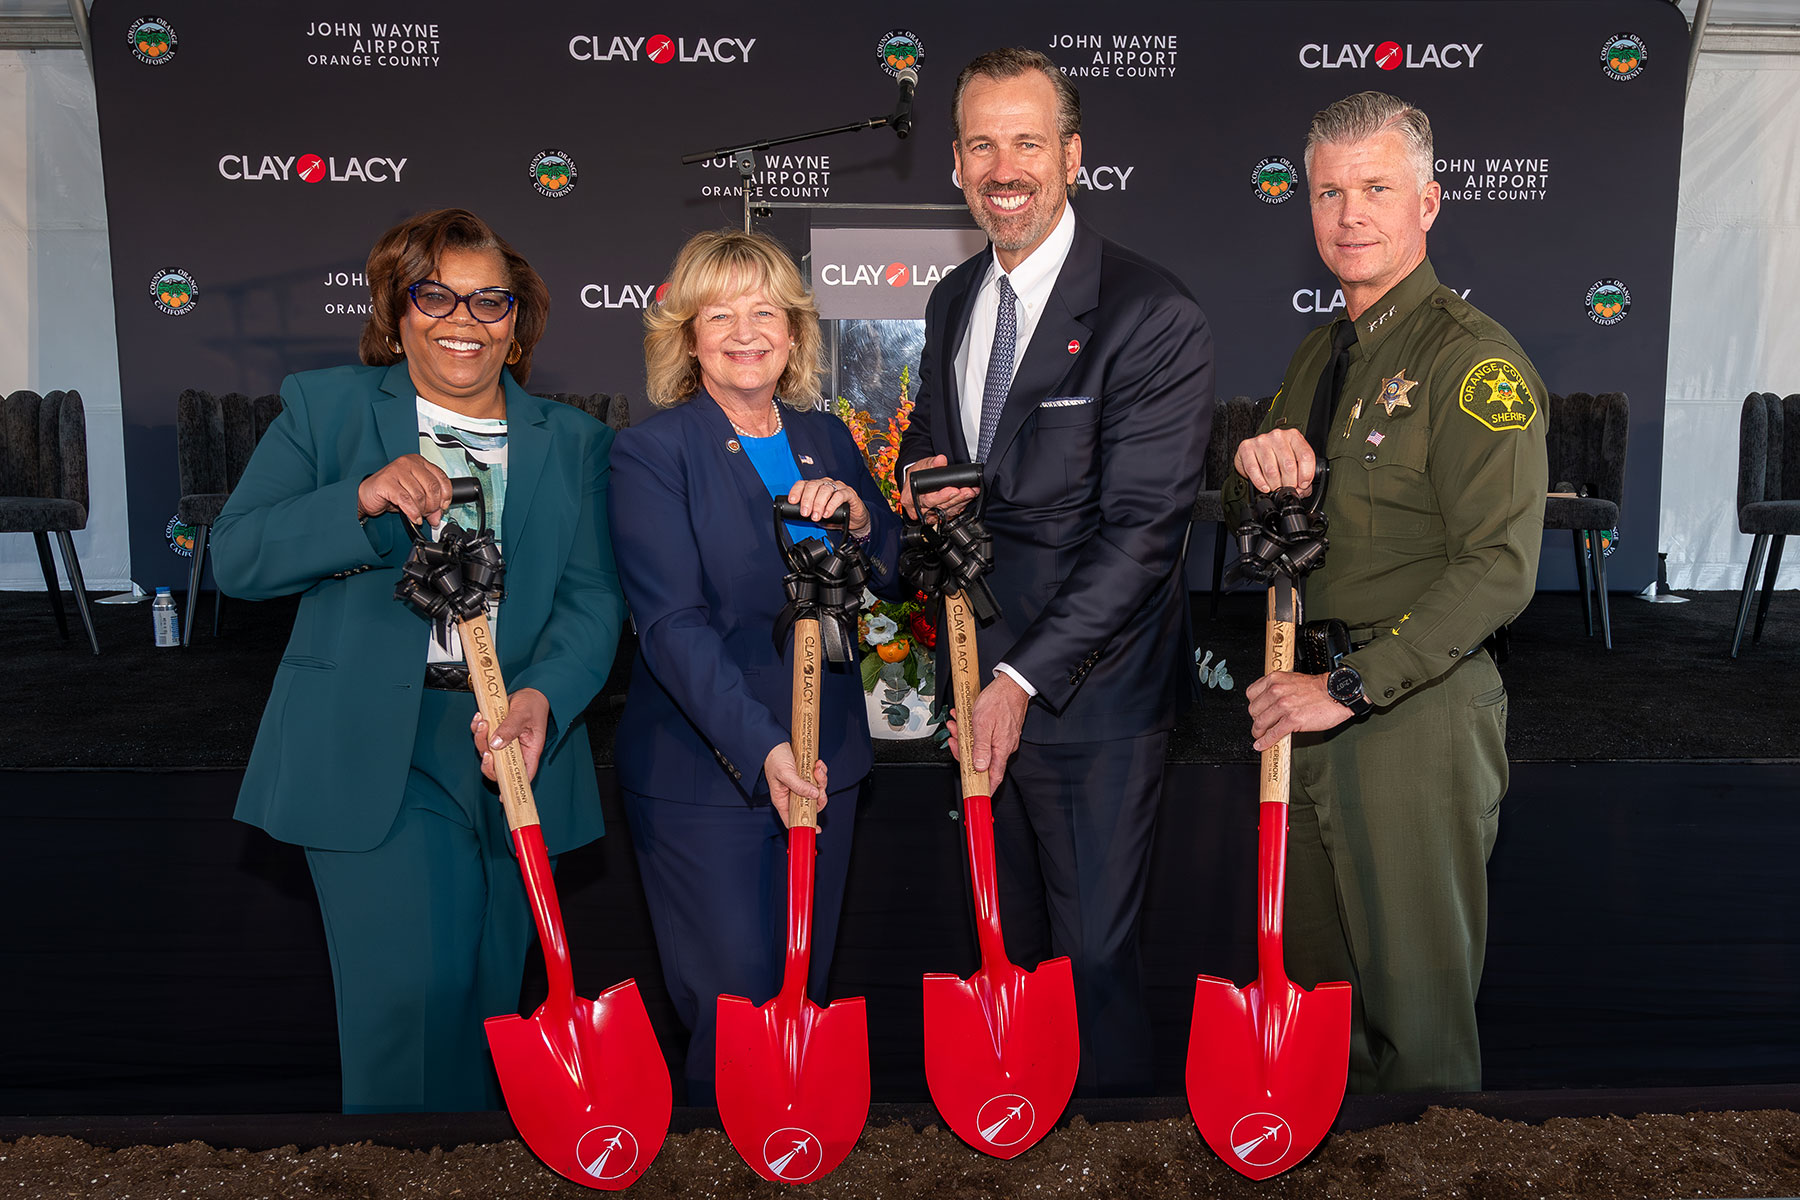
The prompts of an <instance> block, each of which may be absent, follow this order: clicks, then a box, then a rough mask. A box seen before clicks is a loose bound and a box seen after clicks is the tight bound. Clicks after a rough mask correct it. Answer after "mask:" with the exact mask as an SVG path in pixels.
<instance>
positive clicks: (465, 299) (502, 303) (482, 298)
mask: <svg viewBox="0 0 1800 1200" xmlns="http://www.w3.org/2000/svg"><path fill="white" fill-rule="evenodd" d="M406 294H407V295H408V296H411V297H412V302H413V307H414V308H416V309H418V310H419V311H420V312H422V313H424V314H425V315H426V316H428V317H432V318H434V319H437V318H443V317H447V316H449V315H450V314H451V313H453V312H455V311H456V306H457V305H458V304H461V305H464V306H466V307H467V308H468V310H469V315H470V316H471V317H474V318H475V319H476V320H477V321H480V322H481V323H482V324H483V325H492V324H494V323H495V322H497V321H504V320H506V317H507V314H508V313H510V312H512V310H513V304H514V303H515V302H516V301H517V297H515V296H514V295H513V294H512V293H511V292H509V291H507V290H506V289H505V288H503V287H485V288H476V289H475V290H474V291H472V292H470V293H469V294H468V295H466V296H464V295H461V294H460V293H458V292H457V291H456V290H455V289H454V288H452V287H450V286H448V285H447V284H442V283H439V282H438V281H437V280H435V279H421V280H419V282H417V283H415V284H412V285H411V286H409V287H408V288H407V289H406Z"/></svg>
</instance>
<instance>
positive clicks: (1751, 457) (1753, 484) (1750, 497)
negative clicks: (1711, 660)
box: [1731, 392, 1800, 658]
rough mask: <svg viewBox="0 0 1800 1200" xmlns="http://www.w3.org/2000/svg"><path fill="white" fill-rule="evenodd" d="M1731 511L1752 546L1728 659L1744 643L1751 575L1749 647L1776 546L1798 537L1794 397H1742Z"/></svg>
mask: <svg viewBox="0 0 1800 1200" xmlns="http://www.w3.org/2000/svg"><path fill="white" fill-rule="evenodd" d="M1737 511H1738V530H1739V531H1740V532H1742V533H1749V534H1755V535H1756V543H1755V545H1754V546H1753V547H1752V548H1751V551H1750V561H1749V563H1748V564H1747V565H1746V566H1745V567H1744V592H1743V595H1742V596H1741V597H1739V599H1738V619H1737V631H1736V632H1735V633H1733V634H1732V635H1731V657H1733V658H1736V657H1737V653H1738V643H1739V642H1741V641H1742V640H1743V638H1744V621H1745V619H1746V618H1747V617H1749V615H1750V597H1751V596H1753V595H1755V594H1756V577H1757V574H1758V573H1759V572H1760V573H1761V574H1762V578H1763V588H1762V602H1761V603H1760V604H1758V605H1757V606H1756V632H1755V633H1753V634H1752V635H1751V636H1750V642H1751V644H1752V645H1754V644H1755V643H1757V642H1760V641H1762V631H1763V618H1764V617H1766V616H1768V615H1769V596H1770V595H1771V594H1772V593H1773V592H1774V591H1775V576H1776V575H1777V574H1779V573H1780V571H1781V544H1782V543H1783V542H1785V541H1786V540H1787V535H1788V534H1790V533H1800V395H1796V396H1789V397H1787V398H1786V399H1782V398H1781V397H1778V396H1776V395H1775V394H1774V393H1773V392H1751V393H1750V394H1749V395H1748V396H1746V397H1744V413H1743V416H1742V417H1741V418H1740V419H1739V421H1738V486H1737ZM1771 538H1773V539H1774V549H1772V550H1771V549H1770V545H1769V542H1770V539H1771ZM1765 556H1766V557H1767V559H1768V565H1767V567H1766V568H1765V567H1764V565H1763V559H1764V557H1765Z"/></svg>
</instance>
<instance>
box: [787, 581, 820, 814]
mask: <svg viewBox="0 0 1800 1200" xmlns="http://www.w3.org/2000/svg"><path fill="white" fill-rule="evenodd" d="M788 736H789V738H790V740H791V742H792V745H793V747H794V766H795V767H797V768H798V769H799V771H800V778H802V779H804V780H806V781H807V782H809V783H810V782H811V781H812V777H813V764H814V763H816V762H818V761H819V622H818V620H817V619H816V618H813V617H802V618H800V619H799V620H798V621H795V622H794V722H793V728H792V730H790V731H789V734H788ZM803 825H804V826H807V827H809V828H812V829H817V828H818V827H819V814H818V810H817V807H816V806H815V805H814V803H813V798H812V797H811V796H802V795H801V794H800V793H799V792H793V793H790V794H789V796H788V828H790V829H795V828H798V827H800V826H803Z"/></svg>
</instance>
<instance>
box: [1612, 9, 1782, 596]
mask: <svg viewBox="0 0 1800 1200" xmlns="http://www.w3.org/2000/svg"><path fill="white" fill-rule="evenodd" d="M1716 37H1718V35H1717V34H1716V33H1715V32H1710V31H1709V33H1708V34H1707V37H1706V40H1705V41H1703V42H1702V43H1701V53H1700V61H1699V64H1698V67H1697V69H1696V71H1695V74H1694V84H1693V89H1692V90H1691V91H1690V92H1689V94H1688V102H1687V125H1686V132H1685V133H1684V135H1683V146H1682V153H1681V201H1680V207H1679V210H1678V213H1677V216H1676V226H1675V280H1674V301H1673V311H1672V313H1671V314H1670V315H1671V321H1670V325H1671V330H1670V336H1669V384H1668V410H1667V415H1666V416H1665V418H1664V441H1663V445H1664V451H1663V486H1662V546H1661V549H1663V550H1665V551H1667V552H1668V555H1669V559H1668V567H1669V584H1670V586H1671V587H1675V588H1698V589H1726V590H1735V589H1736V588H1738V587H1740V586H1741V585H1742V583H1743V579H1744V565H1745V563H1746V562H1747V561H1748V559H1749V557H1750V543H1751V539H1750V537H1749V536H1748V535H1746V534H1741V533H1739V532H1738V531H1737V466H1738V415H1739V413H1740V412H1741V410H1742V408H1743V403H1744V397H1745V396H1746V395H1748V394H1749V393H1750V392H1774V393H1776V394H1777V395H1783V396H1785V395H1791V394H1793V393H1795V392H1800V323H1797V322H1796V318H1795V316H1794V305H1793V296H1792V292H1791V291H1790V289H1789V287H1788V284H1789V283H1790V281H1792V280H1794V279H1800V36H1796V35H1794V34H1792V33H1782V32H1780V31H1770V32H1767V33H1761V34H1756V35H1747V34H1738V35H1735V36H1731V37H1729V38H1720V39H1719V40H1720V41H1723V42H1725V44H1727V45H1731V44H1737V45H1742V46H1744V47H1745V49H1742V50H1731V51H1726V52H1714V51H1709V50H1707V49H1706V46H1707V45H1708V44H1709V43H1711V42H1713V41H1714V39H1715V38H1716ZM1625 520H1626V522H1627V523H1629V521H1630V515H1629V514H1626V516H1625ZM1625 536H1630V534H1629V531H1628V530H1627V532H1626V534H1625ZM1785 557H1786V561H1785V563H1784V564H1783V566H1782V570H1781V574H1780V576H1779V578H1778V580H1777V586H1778V587H1783V588H1796V587H1800V556H1795V555H1793V554H1789V555H1787V556H1785Z"/></svg>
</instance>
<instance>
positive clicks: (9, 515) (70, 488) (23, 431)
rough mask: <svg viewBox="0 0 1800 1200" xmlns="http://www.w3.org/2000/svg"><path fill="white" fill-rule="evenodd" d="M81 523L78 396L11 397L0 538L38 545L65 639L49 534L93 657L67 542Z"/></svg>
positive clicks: (0, 441)
mask: <svg viewBox="0 0 1800 1200" xmlns="http://www.w3.org/2000/svg"><path fill="white" fill-rule="evenodd" d="M87 518H88V471H87V414H86V412H85V410H84V409H83V408H82V406H81V393H80V392H76V391H68V392H51V393H49V394H48V395H44V396H40V395H38V394H37V393H36V392H14V393H13V394H12V395H10V396H8V397H7V398H6V399H5V400H4V401H0V533H29V534H30V535H31V536H32V538H33V539H34V540H35V541H36V542H37V553H38V566H39V567H41V568H42V569H43V572H44V588H45V590H46V591H48V592H49V593H50V611H51V612H52V613H54V614H56V628H57V629H58V630H59V631H60V632H61V633H62V635H63V638H64V639H65V640H66V639H67V638H68V636H69V618H68V617H67V616H66V615H64V613H63V605H62V592H61V591H60V590H59V589H58V588H57V585H56V567H55V565H54V564H53V563H52V562H51V561H50V537H49V535H50V534H52V533H54V534H55V535H56V544H57V546H58V547H59V548H60V549H61V550H62V560H63V569H64V570H65V571H67V572H68V573H69V588H70V590H72V591H73V592H74V593H75V607H76V609H77V610H78V611H79V612H80V613H81V623H82V624H83V625H85V626H86V627H87V635H88V644H89V645H90V646H92V647H93V648H94V653H95V654H98V653H100V639H99V637H98V636H97V635H96V634H95V633H94V615H93V613H92V612H90V611H89V609H88V598H87V586H86V585H85V584H84V583H83V582H82V580H81V560H80V559H78V558H76V557H75V538H74V536H73V534H74V531H75V530H77V529H86V528H87Z"/></svg>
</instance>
